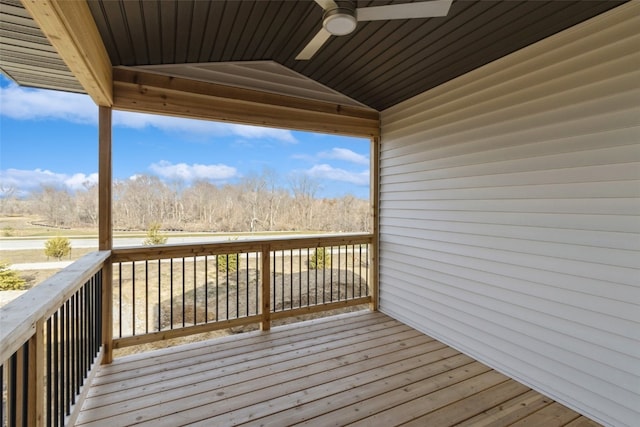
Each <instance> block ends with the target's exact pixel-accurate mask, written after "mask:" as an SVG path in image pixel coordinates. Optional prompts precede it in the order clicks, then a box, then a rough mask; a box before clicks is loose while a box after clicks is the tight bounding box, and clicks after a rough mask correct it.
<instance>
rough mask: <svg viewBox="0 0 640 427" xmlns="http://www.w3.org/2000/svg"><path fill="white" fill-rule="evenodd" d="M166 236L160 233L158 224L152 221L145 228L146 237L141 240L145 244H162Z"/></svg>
mask: <svg viewBox="0 0 640 427" xmlns="http://www.w3.org/2000/svg"><path fill="white" fill-rule="evenodd" d="M167 239H168V237H167V236H166V235H164V234H162V233H160V224H158V223H153V224H151V225H150V226H149V229H148V230H147V237H146V239H144V241H143V242H142V244H143V245H145V246H155V245H164V244H165V243H167Z"/></svg>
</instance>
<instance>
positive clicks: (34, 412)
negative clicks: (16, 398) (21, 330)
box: [27, 319, 45, 426]
mask: <svg viewBox="0 0 640 427" xmlns="http://www.w3.org/2000/svg"><path fill="white" fill-rule="evenodd" d="M28 375H29V380H28V383H29V390H28V391H27V392H28V398H27V401H28V405H29V409H28V413H27V425H30V426H43V425H44V421H45V419H44V405H45V401H44V391H45V388H44V379H45V367H44V320H42V319H41V320H38V321H37V322H36V332H35V334H33V336H32V337H31V339H30V340H29V373H28Z"/></svg>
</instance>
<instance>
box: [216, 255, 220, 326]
mask: <svg viewBox="0 0 640 427" xmlns="http://www.w3.org/2000/svg"><path fill="white" fill-rule="evenodd" d="M219 256H220V255H216V322H217V321H218V312H219V311H220V310H218V289H220V268H219V264H218V257H219Z"/></svg>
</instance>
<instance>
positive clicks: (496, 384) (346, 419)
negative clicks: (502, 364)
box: [76, 312, 598, 427]
mask: <svg viewBox="0 0 640 427" xmlns="http://www.w3.org/2000/svg"><path fill="white" fill-rule="evenodd" d="M513 423H516V425H521V426H533V425H558V426H564V425H571V426H581V425H585V426H587V425H588V426H597V425H598V424H596V423H593V422H592V421H591V420H588V419H587V418H585V417H582V416H580V415H579V414H577V413H575V412H573V411H571V410H570V409H568V408H565V407H564V406H562V405H560V404H558V403H555V402H553V401H552V400H551V399H549V398H546V397H544V396H542V395H540V394H539V393H537V392H534V391H532V390H530V389H529V388H527V387H526V386H523V385H521V384H519V383H517V382H516V381H514V380H511V379H509V378H508V377H506V376H504V375H502V374H500V373H498V372H496V371H493V370H491V369H490V368H488V367H487V366H485V365H483V364H481V363H479V362H477V361H474V360H473V359H471V358H470V357H468V356H466V355H464V354H461V353H459V352H458V351H456V350H454V349H452V348H450V347H447V346H446V345H444V344H442V343H440V342H438V341H435V340H433V339H432V338H430V337H428V336H426V335H424V334H422V333H420V332H418V331H416V330H414V329H412V328H410V327H408V326H406V325H404V324H402V323H400V322H397V321H395V320H393V319H391V318H389V317H388V316H385V315H384V314H381V313H372V312H358V313H351V314H346V315H341V316H334V317H330V318H326V319H317V320H314V321H309V322H302V323H297V324H291V325H286V326H281V327H277V328H273V329H272V330H271V331H269V332H259V331H257V332H250V333H245V334H239V335H234V336H229V337H224V338H218V339H215V340H209V341H203V342H199V343H193V344H186V345H182V346H178V347H173V348H167V349H162V350H156V351H153V352H147V353H144V354H139V355H133V356H125V357H122V358H119V359H116V360H115V361H114V362H113V363H112V364H111V365H108V366H103V367H101V368H100V370H99V372H98V374H97V376H96V378H95V379H94V381H93V383H92V385H91V388H90V390H89V393H88V396H87V399H86V400H85V402H84V404H83V407H82V410H81V412H80V415H79V417H78V420H77V423H76V425H78V426H83V427H85V426H86V427H89V426H102V425H118V426H126V425H142V426H144V425H153V426H154V427H160V426H179V425H202V426H217V425H220V426H235V425H259V426H285V425H310V426H330V425H347V424H351V425H362V426H376V425H380V426H394V425H416V426H421V425H437V426H444V425H466V426H506V425H511V424H513Z"/></svg>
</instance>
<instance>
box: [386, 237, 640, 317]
mask: <svg viewBox="0 0 640 427" xmlns="http://www.w3.org/2000/svg"><path fill="white" fill-rule="evenodd" d="M381 232H383V230H381ZM384 243H391V244H396V245H405V246H406V247H407V248H410V250H411V253H415V254H421V255H422V256H425V257H427V256H428V257H431V258H433V259H438V260H439V261H441V262H446V263H450V264H456V263H458V264H460V265H461V266H468V267H470V268H474V269H478V270H483V271H489V272H494V273H496V274H503V275H505V276H512V275H514V274H515V276H514V277H521V278H523V279H526V278H527V277H529V278H530V277H531V275H532V274H533V275H538V277H549V278H550V277H554V275H562V279H560V280H554V281H553V283H556V286H558V287H559V288H561V289H564V288H567V289H570V288H571V286H575V289H585V292H588V293H593V294H594V295H600V296H601V297H604V298H608V299H616V300H618V301H631V302H633V303H634V304H638V303H639V301H640V291H639V290H638V289H637V284H638V280H637V279H638V270H637V269H632V268H622V267H614V266H607V265H605V264H599V265H597V266H591V265H590V263H587V262H580V261H573V260H569V259H557V258H554V257H549V256H540V255H530V254H523V253H518V252H509V251H500V250H495V249H491V248H487V247H484V248H483V247H474V246H468V245H456V244H450V243H443V242H433V241H420V239H407V238H401V237H396V236H393V235H389V238H388V239H385V240H384ZM591 267H593V268H591ZM522 269H524V271H523V270H522ZM527 269H529V270H527ZM518 272H520V274H523V273H524V277H523V276H519V275H518ZM588 279H592V280H594V281H595V282H590V281H589V280H588ZM540 280H541V281H542V283H546V282H547V280H549V279H540ZM562 280H567V281H569V282H570V283H567V284H564V283H563V282H562ZM615 285H626V286H615ZM587 289H590V290H587ZM602 303H603V304H605V303H608V301H606V302H605V301H603V302H602ZM605 308H606V305H605ZM629 315H630V316H631V317H630V318H633V319H635V320H638V319H637V318H638V317H639V315H638V311H637V310H634V311H633V312H631V313H629Z"/></svg>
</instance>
